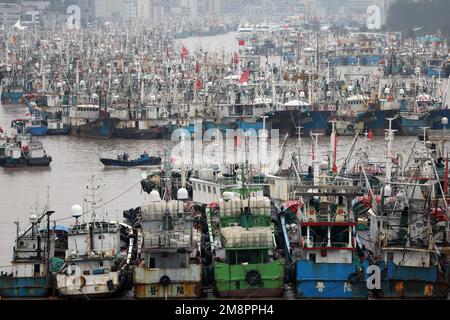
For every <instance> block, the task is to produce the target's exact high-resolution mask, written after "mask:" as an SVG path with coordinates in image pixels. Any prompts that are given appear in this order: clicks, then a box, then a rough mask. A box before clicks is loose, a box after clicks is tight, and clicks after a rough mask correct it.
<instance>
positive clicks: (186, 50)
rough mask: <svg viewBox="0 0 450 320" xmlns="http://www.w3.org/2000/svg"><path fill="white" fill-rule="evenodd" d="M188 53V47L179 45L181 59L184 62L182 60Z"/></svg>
mask: <svg viewBox="0 0 450 320" xmlns="http://www.w3.org/2000/svg"><path fill="white" fill-rule="evenodd" d="M188 54H189V51H188V49H187V48H186V47H185V46H182V47H181V61H182V62H183V63H184V60H185V59H186V57H187V55H188Z"/></svg>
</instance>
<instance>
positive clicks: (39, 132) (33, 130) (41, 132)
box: [26, 126, 48, 137]
mask: <svg viewBox="0 0 450 320" xmlns="http://www.w3.org/2000/svg"><path fill="white" fill-rule="evenodd" d="M26 131H27V132H28V133H29V134H31V135H32V136H35V137H39V136H45V135H46V134H47V131H48V128H47V127H46V126H41V127H28V128H27V130H26Z"/></svg>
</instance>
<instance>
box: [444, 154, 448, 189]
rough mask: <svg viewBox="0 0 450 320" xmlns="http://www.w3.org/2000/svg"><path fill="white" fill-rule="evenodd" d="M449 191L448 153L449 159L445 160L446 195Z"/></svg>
mask: <svg viewBox="0 0 450 320" xmlns="http://www.w3.org/2000/svg"><path fill="white" fill-rule="evenodd" d="M447 191H448V151H447V157H446V158H445V176H444V194H447Z"/></svg>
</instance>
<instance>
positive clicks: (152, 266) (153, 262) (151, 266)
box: [148, 258, 156, 268]
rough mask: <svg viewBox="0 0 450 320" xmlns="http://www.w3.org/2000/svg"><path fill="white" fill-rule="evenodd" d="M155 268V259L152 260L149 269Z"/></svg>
mask: <svg viewBox="0 0 450 320" xmlns="http://www.w3.org/2000/svg"><path fill="white" fill-rule="evenodd" d="M155 266H156V263H155V258H150V261H149V265H148V267H149V268H155Z"/></svg>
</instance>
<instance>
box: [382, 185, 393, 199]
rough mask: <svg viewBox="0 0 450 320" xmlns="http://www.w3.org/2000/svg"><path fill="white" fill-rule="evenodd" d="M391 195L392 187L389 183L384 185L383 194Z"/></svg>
mask: <svg viewBox="0 0 450 320" xmlns="http://www.w3.org/2000/svg"><path fill="white" fill-rule="evenodd" d="M391 195H392V188H391V186H390V185H387V186H385V187H384V196H385V197H390V196H391Z"/></svg>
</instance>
